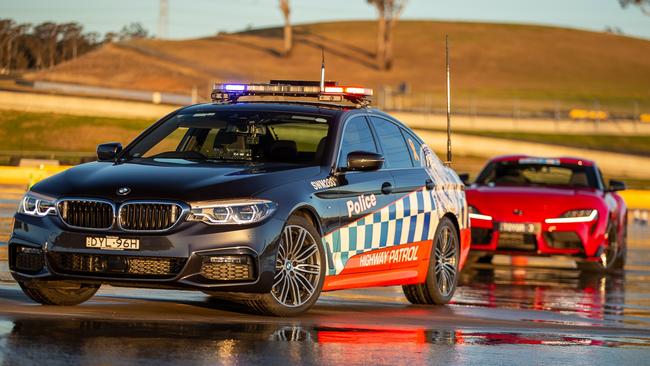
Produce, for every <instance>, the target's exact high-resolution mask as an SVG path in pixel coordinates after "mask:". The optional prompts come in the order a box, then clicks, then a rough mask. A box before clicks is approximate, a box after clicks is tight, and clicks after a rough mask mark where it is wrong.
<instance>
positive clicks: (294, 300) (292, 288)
mask: <svg viewBox="0 0 650 366" xmlns="http://www.w3.org/2000/svg"><path fill="white" fill-rule="evenodd" d="M275 271H276V272H275V277H274V279H273V287H272V289H271V292H270V293H268V294H264V295H262V296H261V297H260V298H258V299H254V300H248V301H246V303H247V304H248V305H249V306H250V307H251V309H253V310H254V311H256V312H258V313H261V314H266V315H275V316H294V315H298V314H300V313H303V312H305V311H307V310H308V309H309V308H310V307H311V306H312V305H314V303H315V302H316V300H318V296H319V295H320V292H321V289H322V288H323V281H324V280H325V252H324V250H323V247H322V239H321V236H320V234H319V233H318V231H316V228H315V227H314V225H313V224H312V223H311V222H310V221H309V220H307V219H305V218H304V217H301V216H291V217H290V218H289V220H287V223H286V225H285V227H284V229H283V230H282V235H281V238H280V240H279V243H278V253H277V257H276V265H275Z"/></svg>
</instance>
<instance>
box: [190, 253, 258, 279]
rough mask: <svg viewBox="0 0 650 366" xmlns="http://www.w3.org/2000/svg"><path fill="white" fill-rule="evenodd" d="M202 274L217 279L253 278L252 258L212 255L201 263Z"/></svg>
mask: <svg viewBox="0 0 650 366" xmlns="http://www.w3.org/2000/svg"><path fill="white" fill-rule="evenodd" d="M201 275H202V276H203V277H205V278H207V279H209V280H216V281H248V280H252V279H253V266H252V260H251V258H250V257H249V256H227V257H211V258H210V259H208V260H206V261H204V262H203V264H202V265H201Z"/></svg>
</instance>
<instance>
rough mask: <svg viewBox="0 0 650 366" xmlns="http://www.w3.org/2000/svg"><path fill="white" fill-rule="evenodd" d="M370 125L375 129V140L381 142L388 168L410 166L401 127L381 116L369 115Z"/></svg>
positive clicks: (409, 158) (409, 157)
mask: <svg viewBox="0 0 650 366" xmlns="http://www.w3.org/2000/svg"><path fill="white" fill-rule="evenodd" d="M371 119H372V125H373V126H374V127H375V131H377V140H378V141H379V143H380V144H381V148H382V150H383V153H384V159H386V162H387V163H388V164H387V165H388V168H391V169H395V168H410V167H412V166H413V164H412V163H411V156H410V154H409V151H408V148H407V147H406V142H405V141H404V137H403V136H402V132H401V128H399V127H398V126H397V125H396V124H394V123H391V122H388V121H386V120H385V119H382V118H376V117H371Z"/></svg>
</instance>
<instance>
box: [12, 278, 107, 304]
mask: <svg viewBox="0 0 650 366" xmlns="http://www.w3.org/2000/svg"><path fill="white" fill-rule="evenodd" d="M18 284H19V285H20V288H21V289H22V290H23V292H24V293H25V295H27V296H28V297H29V298H30V299H32V300H34V301H36V302H37V303H39V304H42V305H58V306H72V305H79V304H81V303H83V302H85V301H87V300H88V299H90V298H91V297H93V295H95V293H96V292H97V290H99V285H85V284H73V283H68V282H65V283H62V282H46V281H42V282H37V281H32V282H18Z"/></svg>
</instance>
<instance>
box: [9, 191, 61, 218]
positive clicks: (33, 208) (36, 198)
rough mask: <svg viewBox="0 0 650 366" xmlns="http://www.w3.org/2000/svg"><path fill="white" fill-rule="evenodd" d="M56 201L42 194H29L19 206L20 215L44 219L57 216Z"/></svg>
mask: <svg viewBox="0 0 650 366" xmlns="http://www.w3.org/2000/svg"><path fill="white" fill-rule="evenodd" d="M55 201H56V200H55V199H54V198H51V197H47V196H44V195H42V194H38V193H34V192H27V194H26V195H25V197H23V199H22V201H20V204H19V205H18V213H21V214H25V215H29V216H38V217H43V216H47V215H56V202H55Z"/></svg>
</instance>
